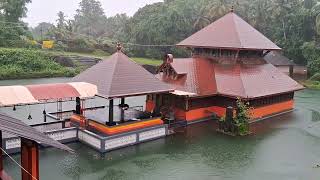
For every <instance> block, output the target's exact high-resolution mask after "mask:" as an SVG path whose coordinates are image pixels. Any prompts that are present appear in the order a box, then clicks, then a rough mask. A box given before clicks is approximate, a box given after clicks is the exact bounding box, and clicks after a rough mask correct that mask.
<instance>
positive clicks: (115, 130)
mask: <svg viewBox="0 0 320 180" xmlns="http://www.w3.org/2000/svg"><path fill="white" fill-rule="evenodd" d="M70 121H74V122H78V123H80V124H81V123H83V121H84V118H83V117H82V116H79V115H72V116H71V118H70ZM162 124H163V121H162V120H161V119H160V118H155V119H150V120H143V121H137V122H134V123H129V124H122V125H117V126H112V127H110V126H106V125H104V124H100V123H98V122H95V121H92V120H89V127H91V128H94V129H96V130H98V131H100V132H102V133H105V134H107V135H114V134H119V133H123V132H129V131H133V130H137V129H143V128H147V127H152V126H157V125H162Z"/></svg>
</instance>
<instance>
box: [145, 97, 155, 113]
mask: <svg viewBox="0 0 320 180" xmlns="http://www.w3.org/2000/svg"><path fill="white" fill-rule="evenodd" d="M155 107H156V104H155V102H154V101H152V100H147V101H146V111H147V112H153V110H154V108H155Z"/></svg>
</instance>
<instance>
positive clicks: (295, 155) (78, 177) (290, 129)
mask: <svg viewBox="0 0 320 180" xmlns="http://www.w3.org/2000/svg"><path fill="white" fill-rule="evenodd" d="M60 80H61V79H53V80H48V81H51V82H52V81H60ZM46 82H47V81H46ZM6 83H7V84H12V83H14V81H13V82H11V81H10V82H6ZM0 84H1V82H0ZM215 129H216V127H215V126H214V123H212V122H209V123H200V124H196V125H192V126H189V127H187V128H185V129H180V130H179V132H178V133H176V134H175V135H172V136H169V137H167V138H163V139H159V140H156V141H152V142H148V143H144V144H140V145H138V146H132V147H128V148H124V149H121V150H116V151H112V152H109V153H106V154H100V153H98V152H96V151H94V150H92V149H90V148H88V147H87V146H85V145H82V144H80V143H73V144H69V146H70V147H71V148H73V149H74V150H75V151H76V154H68V153H65V152H62V151H59V150H56V149H52V148H49V149H43V150H41V152H40V177H41V179H45V180H57V179H59V180H60V179H61V180H62V179H67V180H69V179H70V180H71V179H72V180H73V179H75V180H89V179H90V180H91V179H92V180H103V179H106V180H107V179H108V180H109V179H110V180H113V179H137V180H139V179H145V180H163V179H178V180H179V179H181V180H189V179H190V180H195V179H199V180H206V179H212V180H225V179H226V180H258V179H259V180H273V179H280V180H318V179H320V168H314V166H315V165H317V164H320V91H315V90H304V91H301V92H298V93H297V94H296V110H295V111H294V112H292V113H289V114H286V115H283V116H279V117H276V118H273V119H270V120H266V121H263V122H260V123H257V124H256V125H255V126H254V127H253V128H252V131H253V132H254V134H253V135H252V136H248V137H236V138H235V137H228V136H224V135H221V134H218V133H216V132H215ZM14 158H15V159H16V160H18V161H20V159H19V156H18V155H15V156H14ZM5 168H6V170H7V172H8V173H9V174H10V175H12V176H13V178H14V179H19V178H20V169H19V168H18V167H17V166H16V165H15V164H13V163H12V162H11V161H10V160H9V159H8V158H6V159H5Z"/></svg>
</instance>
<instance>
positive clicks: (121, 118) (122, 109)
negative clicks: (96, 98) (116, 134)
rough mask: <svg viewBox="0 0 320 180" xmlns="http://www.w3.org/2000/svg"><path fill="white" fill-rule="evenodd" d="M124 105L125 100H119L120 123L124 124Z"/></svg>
mask: <svg viewBox="0 0 320 180" xmlns="http://www.w3.org/2000/svg"><path fill="white" fill-rule="evenodd" d="M124 104H125V99H124V98H121V103H120V121H121V122H124Z"/></svg>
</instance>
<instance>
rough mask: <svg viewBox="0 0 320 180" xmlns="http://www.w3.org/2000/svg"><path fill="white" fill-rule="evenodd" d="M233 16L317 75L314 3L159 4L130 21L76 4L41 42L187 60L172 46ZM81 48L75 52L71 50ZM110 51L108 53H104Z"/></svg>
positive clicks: (211, 0)
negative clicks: (121, 48) (122, 48)
mask: <svg viewBox="0 0 320 180" xmlns="http://www.w3.org/2000/svg"><path fill="white" fill-rule="evenodd" d="M232 6H234V8H235V12H236V13H237V14H239V15H240V16H241V17H242V18H244V19H245V20H246V21H248V22H249V23H250V24H252V25H253V26H255V27H256V28H257V29H258V30H259V31H261V32H262V33H263V34H265V35H266V36H267V37H269V38H270V39H271V40H273V41H274V42H276V43H277V44H278V45H279V46H280V47H282V48H283V50H284V53H285V55H286V56H288V57H289V58H291V59H293V60H294V62H295V63H297V64H302V65H307V64H308V65H309V66H310V67H312V68H313V69H312V70H311V71H310V72H312V73H314V71H318V70H319V68H320V67H319V64H320V63H319V62H320V59H318V57H319V52H318V51H319V50H318V49H319V47H318V39H319V33H320V5H319V3H318V1H317V0H269V1H265V0H197V1H195V0H165V1H164V2H159V3H154V4H151V5H147V6H145V7H143V8H141V9H139V11H138V12H136V13H135V15H134V16H133V17H128V16H126V15H125V14H119V15H116V16H114V17H109V18H108V17H106V16H105V15H104V13H103V9H102V7H101V4H100V2H99V1H96V0H82V1H81V3H80V7H79V9H78V10H77V14H76V15H75V16H74V18H71V19H66V17H65V16H64V14H63V13H62V12H60V13H59V14H58V20H57V25H56V26H54V28H51V30H48V33H47V38H54V39H56V40H59V42H60V43H59V46H60V47H62V48H64V49H65V50H68V49H69V50H70V49H72V50H77V49H80V50H81V49H82V50H83V49H86V50H88V51H90V50H93V49H95V48H100V49H103V50H106V51H108V50H109V51H112V50H113V49H112V47H113V46H114V45H113V43H115V42H117V41H120V42H123V43H124V46H125V48H126V51H127V52H128V53H129V54H130V55H131V56H138V57H155V58H160V57H161V56H162V55H163V54H164V53H168V52H173V53H174V54H175V56H187V55H188V53H186V52H185V51H183V50H181V49H178V48H175V47H172V46H160V47H158V46H156V47H155V46H140V45H139V44H142V45H173V44H176V43H177V42H179V41H181V40H183V39H184V38H186V37H188V36H189V35H191V34H192V33H194V32H196V31H198V30H200V29H201V28H203V27H205V26H206V25H208V24H210V23H211V22H213V21H215V20H216V19H218V18H220V17H221V16H223V15H225V14H226V13H228V12H229V11H230V9H231V7H232ZM78 44H81V47H73V46H78ZM110 47H111V48H110Z"/></svg>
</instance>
